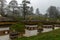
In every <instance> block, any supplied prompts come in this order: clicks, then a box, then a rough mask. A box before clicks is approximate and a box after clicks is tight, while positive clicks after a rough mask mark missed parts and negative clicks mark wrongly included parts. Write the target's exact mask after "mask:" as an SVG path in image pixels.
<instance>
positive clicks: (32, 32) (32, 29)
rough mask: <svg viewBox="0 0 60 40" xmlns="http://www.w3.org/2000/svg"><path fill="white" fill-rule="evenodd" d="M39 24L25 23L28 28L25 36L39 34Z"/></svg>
mask: <svg viewBox="0 0 60 40" xmlns="http://www.w3.org/2000/svg"><path fill="white" fill-rule="evenodd" d="M37 26H38V25H25V27H26V29H25V34H24V36H27V37H29V36H34V35H37V34H38V30H37Z"/></svg>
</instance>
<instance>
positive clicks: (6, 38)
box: [0, 35, 10, 40]
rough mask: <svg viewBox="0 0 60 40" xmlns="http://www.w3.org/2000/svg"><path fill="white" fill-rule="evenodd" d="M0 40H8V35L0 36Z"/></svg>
mask: <svg viewBox="0 0 60 40" xmlns="http://www.w3.org/2000/svg"><path fill="white" fill-rule="evenodd" d="M0 40H10V39H9V35H4V36H0Z"/></svg>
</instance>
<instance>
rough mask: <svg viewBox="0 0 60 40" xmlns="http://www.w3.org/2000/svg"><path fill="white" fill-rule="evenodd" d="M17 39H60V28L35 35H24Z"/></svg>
mask: <svg viewBox="0 0 60 40" xmlns="http://www.w3.org/2000/svg"><path fill="white" fill-rule="evenodd" d="M15 40H60V29H58V30H54V31H51V32H47V33H41V34H39V35H37V36H33V37H28V38H27V37H22V38H18V39H15Z"/></svg>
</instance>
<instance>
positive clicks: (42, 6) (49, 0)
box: [7, 0, 60, 14]
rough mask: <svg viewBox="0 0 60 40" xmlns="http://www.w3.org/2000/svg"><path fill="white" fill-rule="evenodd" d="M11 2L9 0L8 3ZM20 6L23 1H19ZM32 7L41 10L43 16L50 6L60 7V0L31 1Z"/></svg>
mask: <svg viewBox="0 0 60 40" xmlns="http://www.w3.org/2000/svg"><path fill="white" fill-rule="evenodd" d="M10 1H11V0H7V3H9V2H10ZM17 1H18V3H19V4H21V2H22V0H17ZM30 1H31V4H30V5H31V6H33V7H34V9H36V8H39V10H40V12H41V13H42V14H44V13H46V10H47V9H48V7H49V6H51V5H52V6H56V7H60V0H30Z"/></svg>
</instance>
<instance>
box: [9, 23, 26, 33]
mask: <svg viewBox="0 0 60 40" xmlns="http://www.w3.org/2000/svg"><path fill="white" fill-rule="evenodd" d="M24 29H25V25H24V24H23V23H17V24H14V25H12V26H11V27H10V30H12V31H13V30H15V31H17V32H24Z"/></svg>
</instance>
